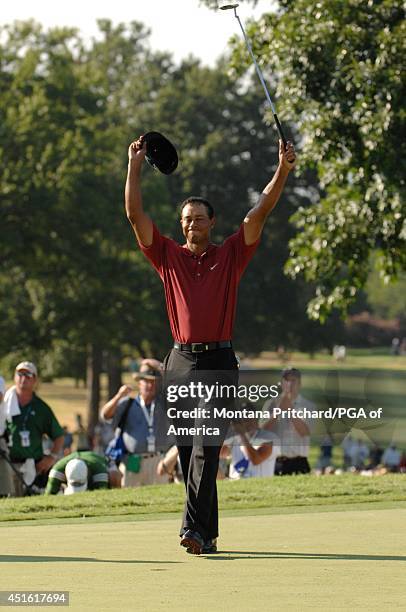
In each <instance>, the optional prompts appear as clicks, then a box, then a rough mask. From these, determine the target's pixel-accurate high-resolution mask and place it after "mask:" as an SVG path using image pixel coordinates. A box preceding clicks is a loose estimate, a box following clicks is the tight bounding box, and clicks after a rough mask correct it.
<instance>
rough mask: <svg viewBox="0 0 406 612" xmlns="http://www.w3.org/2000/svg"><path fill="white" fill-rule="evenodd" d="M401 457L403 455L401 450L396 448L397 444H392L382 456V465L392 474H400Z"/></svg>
mask: <svg viewBox="0 0 406 612" xmlns="http://www.w3.org/2000/svg"><path fill="white" fill-rule="evenodd" d="M401 457H402V455H401V452H400V450H399V449H398V448H396V444H394V443H392V444H391V445H390V446H388V448H386V449H385V451H384V453H383V455H382V463H383V465H384V466H385V467H386V469H387V470H389V471H390V472H398V471H399V466H400V461H401Z"/></svg>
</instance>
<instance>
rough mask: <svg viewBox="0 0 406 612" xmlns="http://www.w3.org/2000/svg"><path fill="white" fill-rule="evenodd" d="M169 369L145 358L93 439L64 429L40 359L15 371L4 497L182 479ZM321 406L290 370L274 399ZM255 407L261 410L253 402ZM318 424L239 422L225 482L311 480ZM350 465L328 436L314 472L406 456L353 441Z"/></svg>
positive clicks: (0, 396)
mask: <svg viewBox="0 0 406 612" xmlns="http://www.w3.org/2000/svg"><path fill="white" fill-rule="evenodd" d="M161 375H162V364H161V363H160V362H159V361H158V360H156V359H145V360H143V361H142V362H141V365H140V368H139V371H138V372H135V373H134V374H133V379H134V382H135V383H136V388H134V387H133V386H129V385H123V386H122V387H120V389H119V390H118V391H117V393H116V395H115V396H113V397H112V398H110V399H109V400H108V401H107V402H106V404H105V405H104V406H103V407H102V408H101V411H100V420H99V423H98V424H97V426H96V428H95V432H94V436H93V437H92V439H90V438H89V437H88V435H87V431H86V428H85V426H84V424H83V422H82V418H81V415H79V414H77V415H76V424H75V427H74V429H73V431H72V432H70V431H69V430H68V428H67V427H66V426H65V427H62V426H61V425H60V423H59V421H58V419H57V418H56V416H55V414H54V412H53V410H52V408H51V407H50V406H48V404H47V403H46V402H44V401H43V400H42V399H41V398H40V397H39V396H38V395H37V393H36V388H37V383H38V371H37V368H36V366H35V364H34V363H32V362H30V361H23V362H21V363H19V364H18V365H17V366H16V369H15V374H14V384H13V385H12V386H10V387H9V388H8V389H6V385H5V382H4V379H3V378H2V377H1V376H0V496H1V497H8V496H16V497H19V496H23V495H27V494H41V493H45V494H57V493H62V492H63V493H65V494H66V495H68V494H73V493H79V492H81V491H85V490H87V489H90V490H92V489H103V488H104V489H106V488H118V487H137V486H142V485H148V484H157V483H160V484H163V483H174V482H175V483H178V482H180V481H181V480H182V476H181V469H180V466H179V459H178V452H177V448H176V444H175V443H176V440H175V439H171V438H168V436H167V431H168V426H169V422H168V419H167V415H166V411H165V406H164V402H163V398H162V393H161V384H160V382H161ZM299 406H300V407H304V406H305V407H307V408H309V410H311V409H312V408H313V407H314V405H313V404H312V402H310V401H309V400H307V399H306V398H305V397H303V395H302V394H301V372H300V371H299V370H297V369H296V368H287V369H285V370H283V371H282V375H281V393H280V395H279V397H278V398H276V399H273V400H269V401H268V402H266V403H265V405H264V409H267V410H268V411H269V412H270V414H272V410H273V409H274V408H275V407H279V408H282V409H284V410H285V409H289V408H294V407H299ZM246 407H247V408H252V406H251V405H250V404H249V403H248V402H247V404H246ZM312 427H313V426H312V423H311V421H310V420H306V419H298V418H290V419H286V418H285V419H281V418H279V417H273V416H272V417H271V418H270V419H269V420H268V421H267V422H264V423H260V422H259V421H258V420H256V419H250V420H247V421H245V422H244V424H243V425H241V424H239V425H235V426H234V428H231V429H230V431H229V435H228V436H227V438H226V439H225V441H224V444H223V447H222V450H221V460H220V464H219V470H218V475H217V476H218V478H219V479H223V478H228V479H230V480H239V479H241V478H255V477H272V476H274V475H276V476H283V475H291V474H307V473H309V472H311V468H310V465H309V460H308V456H309V450H310V439H311V432H312ZM341 449H342V456H343V459H342V465H340V466H337V465H335V464H334V463H337V462H334V461H333V440H332V438H331V437H330V436H329V435H326V436H325V437H324V439H323V440H322V441H321V444H320V454H319V458H318V461H317V464H316V466H315V468H314V469H313V472H314V473H316V474H340V473H342V472H344V471H349V472H357V473H360V474H364V475H373V474H382V473H387V472H402V473H406V453H405V452H402V451H401V450H400V449H398V448H397V446H396V445H395V444H394V443H391V444H390V445H389V446H388V447H387V448H381V447H380V446H378V445H374V446H372V447H371V446H369V445H367V444H366V442H365V441H364V440H363V439H360V438H356V437H354V436H353V435H351V434H349V435H347V436H346V437H345V438H344V439H343V441H342V443H341Z"/></svg>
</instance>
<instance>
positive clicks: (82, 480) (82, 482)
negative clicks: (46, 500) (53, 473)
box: [64, 459, 88, 495]
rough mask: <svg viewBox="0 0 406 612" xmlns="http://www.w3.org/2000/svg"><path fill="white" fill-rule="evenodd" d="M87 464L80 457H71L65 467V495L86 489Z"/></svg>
mask: <svg viewBox="0 0 406 612" xmlns="http://www.w3.org/2000/svg"><path fill="white" fill-rule="evenodd" d="M87 472H88V470H87V465H86V463H85V462H84V461H83V460H82V459H71V460H70V461H69V462H68V464H67V466H66V468H65V476H66V482H67V485H66V488H65V491H64V493H65V495H72V494H73V493H81V492H82V491H86V489H87Z"/></svg>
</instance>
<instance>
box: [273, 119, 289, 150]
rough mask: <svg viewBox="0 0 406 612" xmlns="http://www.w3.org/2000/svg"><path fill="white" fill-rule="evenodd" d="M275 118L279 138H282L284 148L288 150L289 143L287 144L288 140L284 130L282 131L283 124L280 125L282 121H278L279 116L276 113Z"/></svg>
mask: <svg viewBox="0 0 406 612" xmlns="http://www.w3.org/2000/svg"><path fill="white" fill-rule="evenodd" d="M273 117H274V119H275V123H276V127H277V129H278V132H279V136H280V137H281V140H282V142H283V146H284V147H285V150H286V148H287V146H288V143H287V140H286V138H285V134H284V133H283V129H282V126H281V123H280V121H279V119H278V115H277V114H276V113H274V116H273Z"/></svg>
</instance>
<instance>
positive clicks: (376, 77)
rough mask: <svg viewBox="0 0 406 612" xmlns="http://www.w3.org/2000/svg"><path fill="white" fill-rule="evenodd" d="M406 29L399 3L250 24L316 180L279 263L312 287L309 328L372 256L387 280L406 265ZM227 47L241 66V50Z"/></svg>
mask: <svg viewBox="0 0 406 612" xmlns="http://www.w3.org/2000/svg"><path fill="white" fill-rule="evenodd" d="M405 28H406V25H405V19H404V6H403V2H402V1H401V0H369V1H368V2H365V1H364V0H345V1H343V0H320V1H319V2H317V3H314V2H311V1H310V0H294V1H293V0H280V1H279V2H278V3H277V4H276V8H275V12H273V13H269V14H266V15H264V16H263V17H262V19H261V20H260V21H259V22H258V23H256V24H255V23H252V24H250V26H249V34H250V35H251V39H252V40H253V41H254V47H255V48H254V51H255V53H256V54H257V55H258V57H259V59H260V62H261V64H262V65H263V67H266V71H267V72H268V70H269V69H270V70H271V74H272V80H273V82H275V79H276V82H277V99H278V108H279V114H280V116H281V118H282V119H285V120H286V119H290V120H291V121H292V122H294V124H295V126H296V128H297V131H298V133H299V135H300V139H299V141H298V145H299V147H300V149H301V150H300V158H299V159H300V167H301V168H302V169H304V168H314V169H315V170H316V171H317V174H318V178H319V184H320V189H321V197H320V199H319V198H314V199H313V200H312V201H310V202H309V203H308V204H307V205H306V206H303V207H301V208H300V209H299V210H298V211H297V213H296V214H295V216H294V221H295V223H296V227H297V229H298V232H297V234H296V236H295V237H294V238H293V239H292V241H291V245H290V247H291V256H290V259H289V261H288V263H287V266H286V271H287V273H288V274H290V275H291V276H292V277H293V278H296V277H297V276H298V275H299V274H303V275H304V278H305V279H306V280H307V281H310V282H313V283H314V284H315V295H314V296H313V299H311V300H310V302H309V307H308V311H309V314H310V315H311V316H312V317H313V318H316V319H317V318H320V319H322V320H325V318H326V317H327V316H328V315H329V314H330V313H331V312H332V310H333V309H334V308H339V309H340V310H341V311H342V312H344V313H345V312H346V310H347V307H348V305H349V304H350V303H351V302H352V301H354V299H355V297H356V294H357V291H358V290H359V289H360V288H361V287H363V286H364V284H365V282H366V279H367V275H368V270H369V258H370V255H371V253H372V252H373V251H376V252H377V256H378V265H379V267H380V269H381V272H382V276H383V277H384V278H386V279H391V278H392V279H393V278H396V277H397V276H398V274H399V273H400V272H401V271H402V270H404V269H405V267H406V249H405V240H406V223H405V211H404V206H403V204H402V202H404V196H405V183H404V176H405V164H404V159H405V146H406V145H405V140H404V138H401V137H400V134H402V133H404V93H405V92H404V84H403V82H402V72H403V67H402V64H403V57H404V40H405ZM235 46H236V50H235V64H237V63H240V64H241V62H242V61H243V58H245V57H246V51H245V48H244V46H243V44H242V43H241V44H240V45H239V46H237V45H235Z"/></svg>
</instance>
